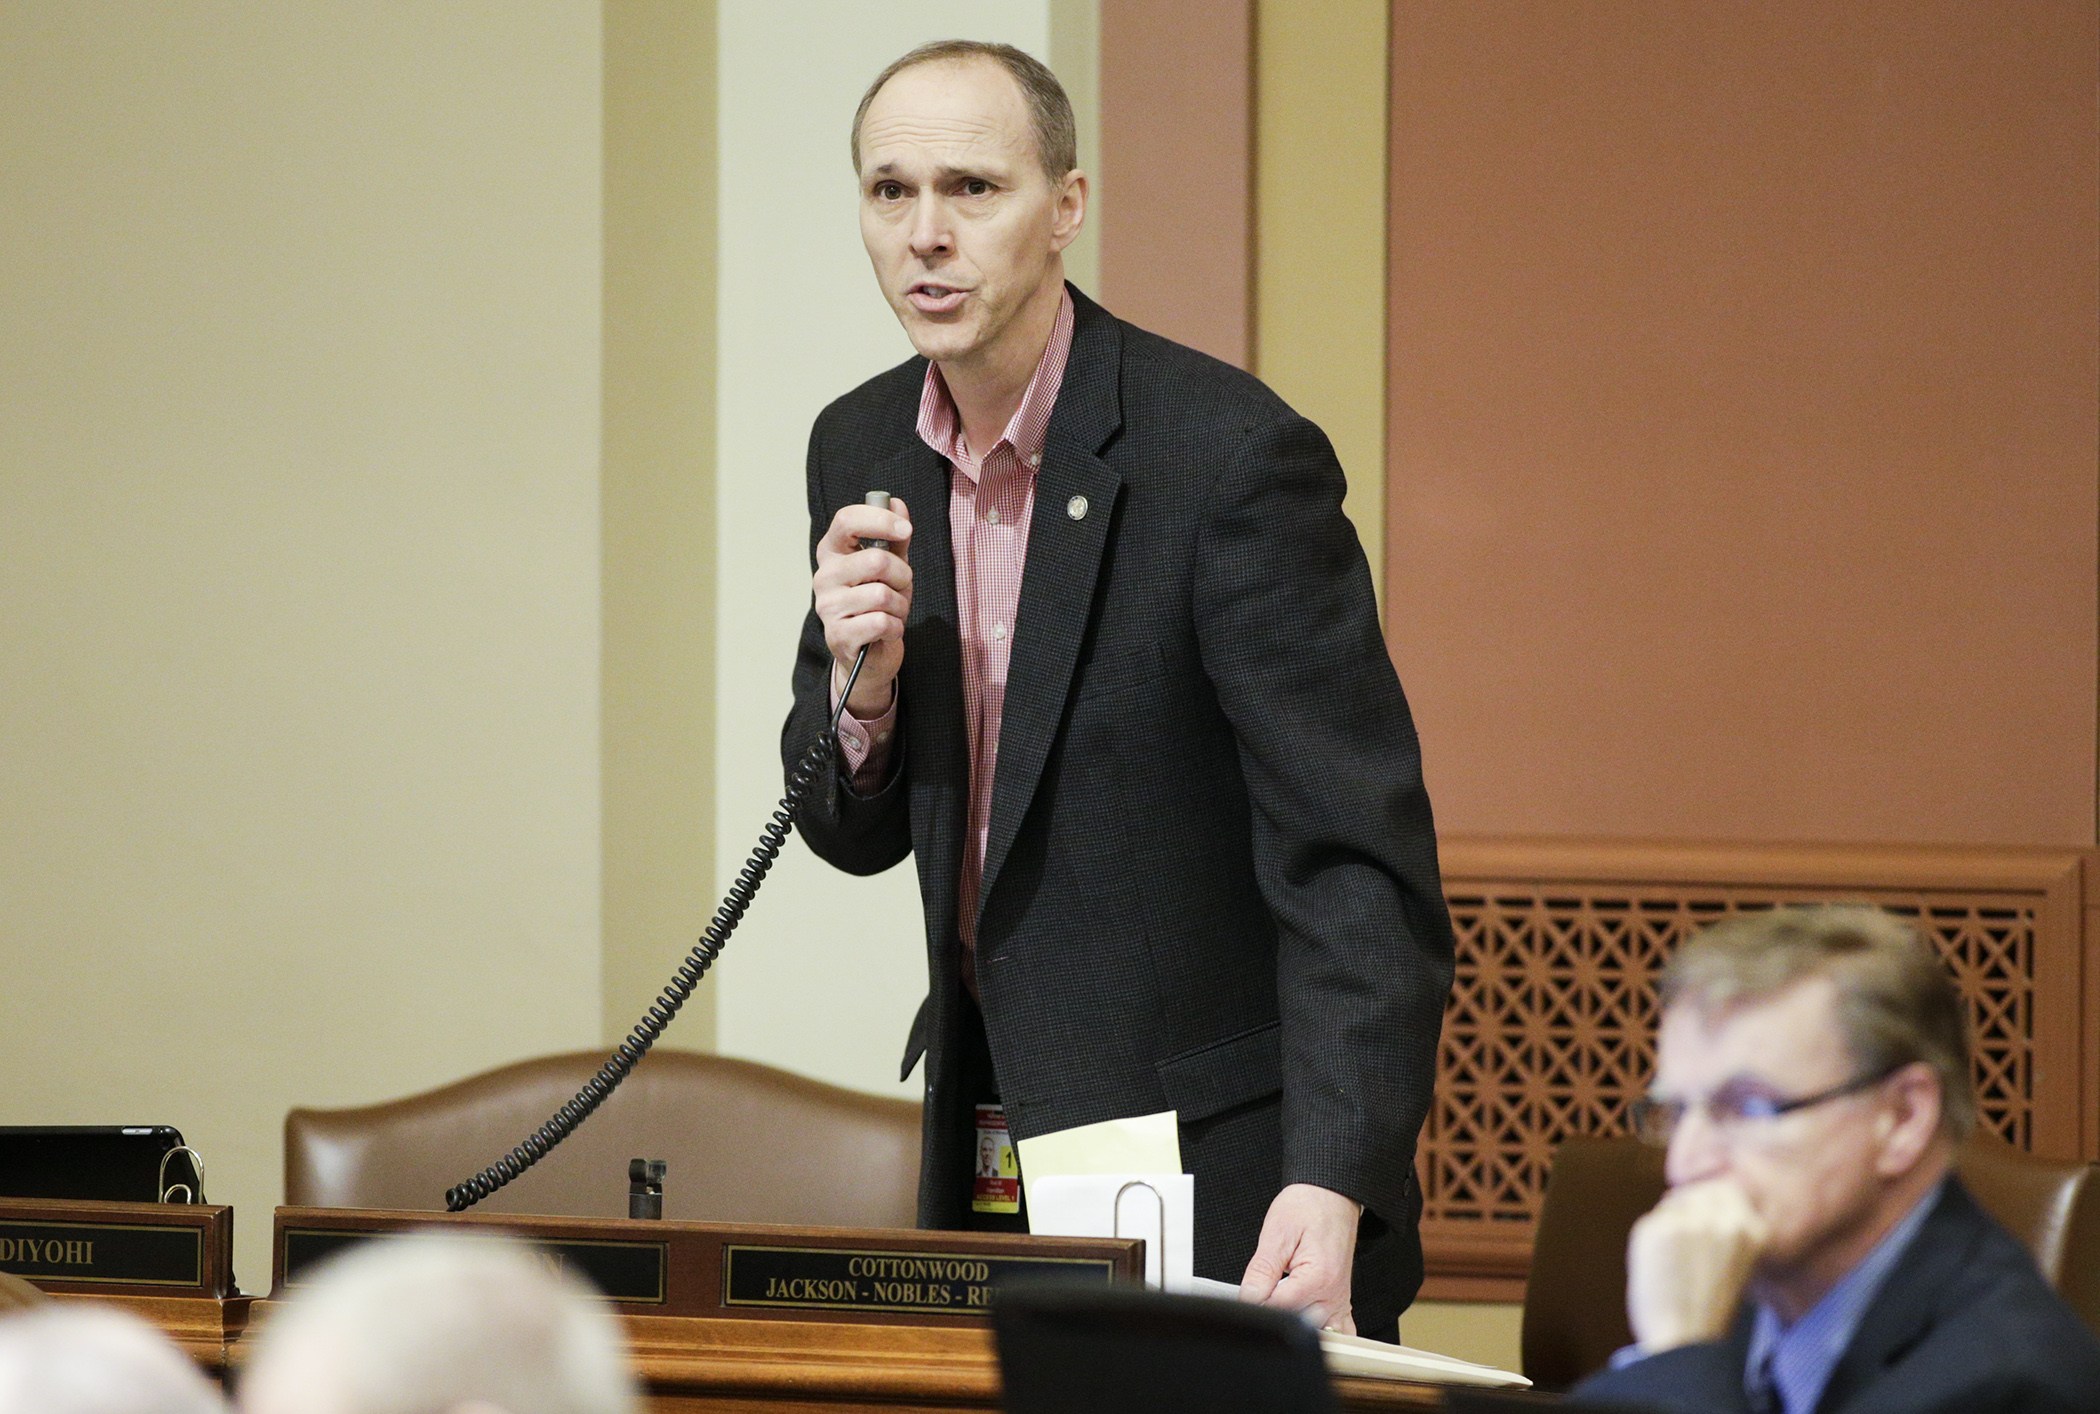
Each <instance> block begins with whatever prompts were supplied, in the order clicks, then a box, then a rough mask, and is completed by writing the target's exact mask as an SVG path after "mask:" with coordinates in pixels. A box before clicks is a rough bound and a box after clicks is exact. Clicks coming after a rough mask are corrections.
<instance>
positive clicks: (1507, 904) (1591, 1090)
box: [1419, 885, 2035, 1224]
mask: <svg viewBox="0 0 2100 1414" xmlns="http://www.w3.org/2000/svg"><path fill="white" fill-rule="evenodd" d="M1616 887H1617V888H1618V889H1619V890H1620V892H1619V893H1618V894H1617V895H1616V896H1604V895H1602V894H1601V893H1600V894H1599V895H1597V896H1583V895H1581V894H1580V893H1579V892H1577V891H1576V890H1574V889H1571V888H1570V887H1569V886H1567V885H1556V886H1553V887H1552V888H1551V889H1535V888H1529V887H1525V886H1516V887H1513V888H1511V889H1509V890H1506V891H1505V890H1502V889H1495V890H1493V891H1492V892H1489V891H1484V890H1475V891H1468V890H1466V889H1464V888H1463V887H1461V888H1460V889H1459V890H1456V891H1454V892H1453V894H1452V895H1451V898H1450V904H1451V919H1452V922H1453V924H1454V925H1455V926H1456V928H1457V931H1458V975H1457V984H1456V986H1455V987H1454V988H1453V991H1452V998H1451V1006H1450V1009H1449V1011H1448V1012H1447V1013H1446V1015H1445V1018H1444V1037H1443V1046H1442V1054H1441V1056H1440V1057H1439V1063H1438V1067H1437V1088H1436V1102H1435V1104H1434V1105H1433V1106H1432V1107H1431V1110H1430V1114H1429V1120H1428V1123H1427V1124H1426V1125H1425V1126H1424V1129H1423V1133H1422V1145H1421V1154H1420V1161H1419V1163H1420V1173H1421V1178H1422V1189H1423V1195H1424V1199H1425V1209H1424V1213H1423V1216H1424V1218H1425V1220H1427V1221H1430V1222H1437V1221H1458V1222H1463V1223H1468V1224H1474V1223H1490V1224H1493V1223H1507V1222H1524V1223H1528V1222H1530V1221H1532V1220H1533V1219H1535V1218H1536V1217H1537V1215H1538V1207H1539V1200H1540V1198H1541V1197H1542V1196H1543V1195H1544V1193H1545V1188H1546V1175H1547V1171H1548V1169H1549V1168H1550V1167H1551V1165H1552V1161H1553V1150H1554V1146H1555V1145H1557V1144H1558V1143H1559V1142H1560V1141H1561V1140H1562V1139H1564V1138H1566V1137H1567V1136H1569V1135H1571V1134H1621V1133H1624V1132H1625V1117H1626V1105H1627V1102H1628V1101H1629V1100H1631V1099H1632V1098H1634V1097H1635V1096H1636V1095H1638V1094H1640V1093H1641V1091H1642V1089H1643V1088H1644V1087H1645V1086H1646V1084H1647V1082H1648V1078H1649V1075H1650V1073H1651V1071H1652V1069H1653V1065H1654V1059H1655V1056H1654V1050H1655V1043H1654V1040H1655V1023H1656V1015H1655V978H1656V974H1657V972H1658V971H1659V970H1660V968H1661V966H1662V963H1663V960H1664V959H1665V958H1666V957H1667V956H1668V955H1669V954H1670V951H1671V950H1672V949H1674V948H1675V947H1676V946H1677V945H1678V944H1679V943H1680V942H1682V941H1683V940H1684V939H1685V938H1686V937H1688V936H1689V935H1690V934H1692V933H1694V932H1696V931H1698V930H1699V929H1700V928H1703V927H1705V926H1706V925H1708V924H1710V923H1712V922H1714V921H1715V920H1717V919H1719V918H1722V917H1724V916H1726V915H1727V914H1729V913H1733V912H1738V911H1742V910H1748V909H1757V908H1770V907H1772V906H1774V905H1775V904H1781V903H1793V902H1801V903H1808V902H1819V901H1821V900H1822V899H1824V898H1827V897H1828V895H1827V894H1825V895H1810V894H1806V893H1802V894H1793V893H1789V892H1785V891H1781V890H1772V889H1762V890H1756V891H1750V890H1736V889H1719V888H1716V889H1699V890H1696V891H1687V890H1682V889H1680V890H1676V891H1673V895H1672V896H1671V897H1668V898H1641V897H1638V896H1629V893H1628V891H1626V890H1625V886H1623V885H1620V886H1616ZM1855 896H1856V895H1855ZM1871 901H1872V902H1875V903H1878V904H1880V905H1882V906H1883V907H1885V908H1887V909H1889V910H1890V911H1891V912H1894V913H1898V914H1902V915H1904V916H1906V917H1909V918H1912V919H1914V920H1917V921H1918V922H1919V923H1920V925H1921V926H1922V927H1923V929H1924V930H1925V931H1926V933H1927V934H1928V935H1929V936H1930V937H1931V938H1932V939H1933V941H1934V942H1935V943H1937V944H1938V946H1939V949H1940V953H1941V955H1942V956H1943V957H1944V958H1945V959H1946V960H1947V963H1948V966H1949V968H1950V969H1951V970H1952V972H1953V974H1954V976H1955V979H1956V982H1957V983H1958V985H1959V986H1960V989H1961V993H1962V995H1963V997H1964V998H1965V999H1966V1000H1967V1002H1968V1006H1969V1017H1970V1026H1971V1033H1970V1034H1971V1037H1972V1044H1973V1047H1974V1052H1975V1070H1976V1086H1977V1091H1978V1097H1979V1099H1980V1101H1981V1109H1982V1115H1983V1122H1984V1124H1985V1125H1987V1126H1988V1127H1990V1128H1991V1129H1993V1130H1995V1131H1997V1132H1998V1133H1999V1134H2000V1135H2002V1136H2004V1137H2005V1138H2006V1139H2008V1140H2011V1141H2012V1142H2013V1143H2015V1144H2017V1145H2019V1146H2020V1147H2022V1148H2028V1147H2031V1144H2030V1138H2031V1129H2032V1124H2033V1111H2034V1089H2033V1074H2034V944H2035V909H2034V899H2033V897H2032V895H2024V896H2023V895H2006V896H2003V897H2002V898H2001V897H1995V896H1989V895H1979V894H1976V893H1971V892H1966V891H1965V892H1964V893H1963V895H1962V896H1961V898H1960V900H1959V902H1958V903H1955V904H1954V905H1953V906H1949V900H1948V899H1947V898H1946V896H1945V895H1938V896H1926V895H1920V894H1887V895H1883V894H1877V895H1874V896H1873V897H1872V899H1871Z"/></svg>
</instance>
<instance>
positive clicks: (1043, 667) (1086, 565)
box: [977, 290, 1123, 936]
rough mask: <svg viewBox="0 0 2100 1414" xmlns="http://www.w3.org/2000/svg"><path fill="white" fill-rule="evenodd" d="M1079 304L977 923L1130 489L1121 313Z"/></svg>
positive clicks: (1002, 733) (1057, 713) (1053, 723)
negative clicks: (1121, 467) (1116, 442)
mask: <svg viewBox="0 0 2100 1414" xmlns="http://www.w3.org/2000/svg"><path fill="white" fill-rule="evenodd" d="M1072 302H1073V304H1074V306H1075V308H1074V311H1073V313H1074V327H1073V331H1072V353H1071V357H1070V358H1069V359H1068V360H1067V362H1066V364H1065V380H1064V384H1063V386H1062V387H1060V388H1059V389H1058V394H1057V405H1056V407H1055V408H1054V409H1053V410H1052V411H1051V414H1050V429H1049V435H1048V438H1047V442H1046V445H1045V446H1044V449H1043V465H1042V467H1041V469H1040V470H1038V471H1037V473H1036V486H1035V512H1034V514H1033V516H1032V517H1031V518H1030V520H1029V524H1028V562H1027V565H1026V567H1025V568H1024V569H1023V570H1022V573H1021V598H1020V602H1019V604H1018V606H1017V607H1016V608H1015V610H1014V649H1013V661H1012V662H1011V663H1010V664H1009V666H1008V668H1007V676H1006V705H1005V711H1004V714H1003V716H1002V718H1001V721H1000V725H999V766H998V771H997V774H996V775H995V776H994V778H993V785H992V814H991V823H990V830H989V834H988V838H987V839H986V841H985V850H984V880H983V884H982V886H981V887H980V888H979V890H978V895H977V898H978V903H977V913H978V918H979V920H980V921H981V920H982V918H983V917H984V908H985V902H986V900H988V899H990V898H991V896H992V889H993V888H994V886H995V885H996V884H997V883H998V879H999V870H1000V867H1001V866H1002V865H1003V864H1005V862H1006V856H1007V854H1008V852H1009V851H1011V850H1012V848H1013V843H1014V836H1015V835H1016V834H1017V833H1018V832H1019V830H1020V828H1021V820H1022V818H1023V817H1024V816H1026V815H1027V813H1028V806H1029V803H1030V802H1031V801H1033V800H1034V798H1035V791H1036V786H1037V784H1038V783H1039V782H1040V781H1041V779H1042V774H1043V763H1044V761H1045V760H1046V759H1047V758H1048V757H1049V754H1050V744H1051V742H1052V740H1053V739H1054V738H1055V737H1056V735H1057V727H1058V723H1059V722H1061V721H1062V720H1063V719H1064V710H1065V699H1066V698H1067V697H1068V696H1069V695H1070V693H1071V687H1072V670H1073V668H1074V666H1075V665H1076V664H1077V662H1078V659H1079V644H1080V640H1081V639H1082V638H1084V637H1085V634H1086V626H1087V621H1088V619H1089V618H1090V617H1091V616H1092V612H1093V606H1094V596H1095V594H1096V592H1097V591H1098V589H1099V580H1100V570H1101V555H1102V551H1103V550H1104V549H1105V548H1106V547H1107V545H1108V533H1109V527H1110V525H1111V523H1112V522H1113V521H1114V519H1115V511H1116V499H1117V496H1118V494H1119V493H1120V492H1121V490H1122V486H1123V479H1122V478H1121V477H1120V476H1118V475H1117V474H1116V473H1115V471H1113V470H1112V469H1111V468H1110V467H1109V465H1108V464H1107V463H1106V462H1104V461H1102V460H1101V458H1100V456H1099V455H1098V453H1099V452H1100V449H1101V448H1102V447H1103V446H1104V445H1105V444H1106V443H1107V441H1108V439H1109V438H1110V437H1112V436H1114V435H1115V433H1116V430H1117V429H1118V428H1119V427H1121V426H1122V421H1123V416H1122V400H1121V396H1120V393H1119V391H1118V390H1119V387H1120V382H1121V377H1122V352H1123V339H1122V334H1121V331H1120V330H1119V329H1118V327H1117V325H1116V321H1115V320H1114V318H1113V317H1111V316H1110V315H1109V314H1108V313H1107V312H1106V311H1104V310H1102V309H1101V308H1100V307H1099V306H1097V305H1095V304H1094V303H1093V302H1092V301H1091V300H1089V299H1087V298H1086V296H1084V295H1082V294H1080V293H1079V292H1078V291H1077V290H1074V291H1073V292H1072ZM980 936H981V934H980Z"/></svg>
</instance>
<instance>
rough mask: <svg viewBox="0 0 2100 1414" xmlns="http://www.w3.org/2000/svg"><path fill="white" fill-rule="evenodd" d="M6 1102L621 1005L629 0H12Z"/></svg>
mask: <svg viewBox="0 0 2100 1414" xmlns="http://www.w3.org/2000/svg"><path fill="white" fill-rule="evenodd" d="M0 132H5V133H6V134H7V140H6V142H5V143H0V189H4V190H5V191H6V193H7V196H6V199H5V200H4V201H0V407H4V408H5V409H6V412H5V414H4V415H0V802H4V808H0V954H4V955H5V957H6V959H7V973H6V984H5V986H4V987H0V1074H5V1075H6V1076H7V1080H8V1084H7V1091H6V1099H5V1101H4V1102H0V1118H4V1119H5V1120H6V1121H8V1122H12V1123H93V1122H104V1123H142V1122H160V1123H173V1124H176V1125H179V1126H181V1127H182V1129H183V1131H184V1133H185V1134H186V1135H187V1136H188V1137H189V1138H190V1139H191V1140H193V1141H194V1142H195V1143H196V1144H197V1145H198V1146H199V1147H200V1148H201V1149H202V1150H203V1151H204V1153H205V1155H206V1156H207V1158H208V1161H209V1165H210V1174H209V1179H210V1183H209V1193H210V1195H211V1196H212V1197H213V1198H215V1199H217V1200H218V1201H220V1202H232V1203H234V1204H235V1205H236V1206H237V1207H238V1208H239V1211H240V1221H239V1224H238V1229H237V1232H238V1242H239V1250H238V1253H237V1259H238V1272H239V1275H240V1277H241V1280H242V1281H243V1282H244V1284H246V1285H247V1286H248V1287H249V1288H250V1289H254V1288H256V1287H258V1286H260V1285H263V1284H265V1283H266V1282H267V1273H268V1270H269V1267H268V1262H267V1259H266V1257H265V1253H266V1251H267V1246H268V1238H269V1228H270V1210H271V1209H272V1207H273V1206H275V1204H276V1203H277V1201H278V1196H279V1183H280V1164H281V1160H280V1126H281V1124H282V1122H283V1118H284V1112H285V1110H286V1109H287V1108H289V1107H290V1106H292V1105H294V1104H302V1103H304V1104H346V1103H351V1102H358V1101H368V1100H375V1099H380V1098H384V1097H388V1096H392V1095H399V1094H403V1093H406V1092H408V1091H411V1090H416V1089H420V1088H423V1087H426V1086H430V1085H434V1084H437V1083H439V1082H441V1081H445V1080H449V1079H453V1078H456V1077H458V1076H461V1075H464V1074H467V1073H469V1072H472V1071H475V1070H478V1069H482V1068H484V1067H486V1066H489V1065H493V1064H496V1063H499V1062H502V1061H506V1060H509V1059H512V1058H515V1057H518V1056H523V1055H530V1054H533V1053H537V1052H543V1051H549V1050H556V1049H560V1048H564V1047H570V1046H577V1045H583V1044H588V1043H589V1042H591V1041H593V1040H594V1039H595V1038H596V1036H597V1033H598V1029H599V1003H598V991H599V963H598V930H599V879H598V801H599V776H598V672H599V610H598V573H599V563H598V559H599V552H598V544H599V542H598V494H599V493H598V424H599V410H598V386H599V383H598V370H599V319H598V309H599V255H598V252H599V7H598V5H597V3H595V0H565V2H564V3H549V4H543V5H536V6H532V7H529V8H524V9H515V10H513V9H505V10H503V11H502V12H501V13H500V14H497V13H493V12H491V11H490V10H489V9H488V8H487V7H485V6H480V5H463V4H455V3H439V4H429V5H420V6H413V7H373V6H366V5H354V4H339V3H337V4H313V5H295V6H287V5H281V4H263V3H229V4H220V5H211V6H195V5H185V6H167V5H124V6H105V5H77V4H70V3H65V0H16V3H13V4H10V5H7V6H5V7H0Z"/></svg>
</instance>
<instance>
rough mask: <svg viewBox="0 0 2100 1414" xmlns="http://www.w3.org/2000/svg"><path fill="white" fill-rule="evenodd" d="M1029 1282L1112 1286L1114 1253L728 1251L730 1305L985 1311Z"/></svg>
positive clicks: (725, 1294) (726, 1301)
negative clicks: (1008, 1286) (1015, 1285)
mask: <svg viewBox="0 0 2100 1414" xmlns="http://www.w3.org/2000/svg"><path fill="white" fill-rule="evenodd" d="M1016 1278H1019V1279H1020V1280H1023V1281H1041V1280H1056V1281H1076V1282H1087V1283H1090V1284H1098V1285H1102V1286H1106V1285H1107V1284H1108V1283H1110V1282H1112V1281H1114V1280H1115V1279H1116V1264H1115V1262H1114V1261H1112V1260H1110V1259H1109V1258H1106V1257H1032V1256H1031V1257H1016V1256H1001V1255H993V1254H979V1253H971V1252H899V1251H887V1252H885V1251H876V1250H861V1249H855V1248H845V1247H772V1246H763V1247H762V1246H757V1245H746V1244H740V1243H731V1244H726V1245H724V1247H723V1248H722V1304H723V1305H724V1306H725V1307H726V1306H773V1307H785V1308H789V1309H793V1310H800V1311H888V1312H892V1313H894V1314H897V1315H930V1314H940V1315H952V1316H983V1315H987V1314H989V1313H990V1311H991V1308H992V1301H993V1298H994V1293H996V1292H997V1291H998V1289H999V1287H1000V1286H1002V1285H1003V1284H1005V1283H1008V1282H1011V1281H1013V1280H1015V1279H1016Z"/></svg>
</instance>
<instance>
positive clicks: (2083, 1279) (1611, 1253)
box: [1523, 1133, 2100, 1389]
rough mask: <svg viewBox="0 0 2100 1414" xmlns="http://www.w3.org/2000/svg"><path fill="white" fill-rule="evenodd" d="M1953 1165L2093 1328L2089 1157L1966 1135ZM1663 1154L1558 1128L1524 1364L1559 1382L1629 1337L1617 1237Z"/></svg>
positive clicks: (2095, 1270) (2097, 1226) (2097, 1191)
mask: <svg viewBox="0 0 2100 1414" xmlns="http://www.w3.org/2000/svg"><path fill="white" fill-rule="evenodd" d="M1955 1171H1956V1172H1957V1173H1958V1174H1960V1176H1961V1180H1962V1182H1963V1183H1964V1184H1966V1185H1967V1186H1968V1189H1969V1191H1970V1192H1971V1193H1972V1194H1974V1195H1975V1197H1976V1201H1977V1202H1978V1203H1980V1204H1982V1205H1983V1208H1984V1210H1985V1211H1987V1212H1989V1213H1990V1214H1991V1216H1992V1217H1994V1218H1996V1219H1997V1220H1998V1221H1999V1222H2000V1223H2001V1224H2002V1225H2003V1226H2004V1227H2005V1228H2006V1230H2007V1231H2009V1232H2010V1233H2012V1235H2013V1236H2014V1237H2016V1238H2018V1239H2019V1240H2020V1242H2021V1243H2023V1244H2024V1245H2025V1246H2026V1247H2027V1249H2028V1251H2030V1252H2032V1253H2033V1254H2034V1259H2035V1264H2036V1265H2037V1266H2039V1267H2040V1268H2041V1270H2042V1275H2043V1276H2044V1277H2046V1278H2048V1280H2049V1283H2050V1285H2052V1286H2054V1287H2055V1288H2056V1290H2057V1292H2058V1293H2059V1294H2060V1295H2061V1296H2062V1297H2063V1298H2064V1300H2065V1301H2066V1302H2067V1303H2069V1305H2070V1306H2071V1308H2072V1309H2073V1310H2075V1311H2077V1312H2078V1314H2079V1316H2080V1317H2081V1318H2083V1319H2084V1321H2085V1323H2086V1325H2088V1326H2089V1327H2091V1328H2092V1329H2093V1330H2094V1331H2095V1332H2096V1333H2100V1167H2096V1166H2095V1165H2092V1164H2084V1163H2073V1162H2060V1161H2055V1160H2049V1159H2038V1158H2035V1157H2034V1156H2033V1155H2031V1154H2027V1153H2024V1152H2022V1151H2021V1150H2018V1149H2015V1148H2014V1147H2012V1145H2010V1144H2007V1143H2006V1142H2005V1141H2004V1140H2002V1139H1999V1138H1998V1137H1997V1136H1995V1135H1990V1134H1980V1133H1979V1134H1977V1135H1976V1136H1974V1137H1973V1138H1971V1139H1970V1140H1969V1141H1968V1142H1967V1143H1966V1144H1964V1145H1963V1146H1962V1148H1961V1150H1960V1152H1959V1153H1957V1154H1956V1156H1955ZM1665 1186H1666V1185H1665V1183H1664V1181H1663V1155H1662V1151H1661V1150H1659V1149H1653V1148H1650V1147H1649V1146H1648V1145H1646V1144H1643V1143H1641V1142H1640V1141H1639V1140H1637V1139H1590V1138H1579V1139H1568V1140H1564V1141H1563V1142H1562V1144H1561V1146H1560V1149H1559V1150H1558V1152H1557V1153H1556V1154H1555V1155H1554V1159H1553V1173H1552V1176H1551V1177H1550V1178H1549V1179H1548V1180H1547V1183H1546V1198H1545V1203H1544V1205H1543V1206H1542V1207H1541V1209H1540V1211H1539V1221H1538V1233H1537V1237H1536V1239H1535V1241H1534V1244H1533V1247H1532V1255H1531V1277H1530V1281H1529V1283H1528V1284H1527V1286H1526V1288H1525V1292H1524V1326H1523V1354H1524V1374H1525V1376H1526V1377H1527V1378H1529V1379H1530V1380H1531V1382H1532V1383H1533V1384H1534V1385H1536V1386H1538V1387H1539V1388H1541V1389H1567V1388H1568V1387H1570V1386H1571V1385H1573V1384H1575V1383H1576V1382H1577V1381H1579V1380H1581V1379H1582V1378H1583V1377H1584V1376H1586V1375H1588V1374H1590V1373H1592V1372H1594V1371H1596V1370H1599V1369H1602V1368H1603V1366H1604V1363H1605V1362H1606V1361H1607V1360H1609V1359H1610V1358H1611V1353H1612V1352H1613V1351H1614V1350H1617V1349H1618V1348H1619V1347H1620V1346H1622V1345H1625V1344H1628V1343H1629V1342H1631V1341H1632V1339H1633V1331H1632V1329H1631V1327H1630V1326H1629V1325H1628V1323H1627V1320H1626V1238H1627V1234H1628V1233H1630V1232H1631V1231H1632V1230H1633V1224H1634V1221H1635V1220H1636V1219H1637V1218H1639V1217H1640V1216H1641V1214H1643V1213H1645V1212H1647V1211H1648V1210H1649V1209H1650V1208H1652V1207H1654V1206H1655V1204H1656V1202H1657V1201H1658V1200H1659V1199H1660V1198H1661V1197H1662V1195H1663V1190H1664V1188H1665Z"/></svg>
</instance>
